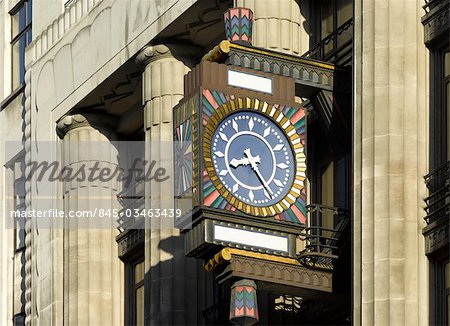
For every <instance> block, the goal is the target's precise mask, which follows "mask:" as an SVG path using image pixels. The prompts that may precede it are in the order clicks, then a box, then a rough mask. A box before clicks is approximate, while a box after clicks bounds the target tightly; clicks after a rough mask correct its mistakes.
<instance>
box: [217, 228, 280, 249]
mask: <svg viewBox="0 0 450 326" xmlns="http://www.w3.org/2000/svg"><path fill="white" fill-rule="evenodd" d="M214 240H219V241H226V242H231V243H236V244H241V245H244V246H251V247H259V248H265V249H270V250H274V251H281V252H286V253H288V252H289V250H288V249H289V248H288V238H287V237H286V236H277V235H273V234H266V233H258V232H254V231H247V230H240V229H236V228H231V227H226V226H221V225H214Z"/></svg>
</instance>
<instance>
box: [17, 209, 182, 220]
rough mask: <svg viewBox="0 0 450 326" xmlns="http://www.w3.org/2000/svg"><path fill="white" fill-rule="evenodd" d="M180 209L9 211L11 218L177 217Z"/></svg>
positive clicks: (179, 215) (179, 214)
mask: <svg viewBox="0 0 450 326" xmlns="http://www.w3.org/2000/svg"><path fill="white" fill-rule="evenodd" d="M181 215H182V211H181V209H175V208H164V209H160V208H149V209H138V208H134V209H115V208H108V209H105V208H94V209H92V210H69V211H64V210H60V209H56V208H51V209H47V210H36V209H32V210H15V211H11V212H10V217H11V218H17V219H23V218H179V217H181Z"/></svg>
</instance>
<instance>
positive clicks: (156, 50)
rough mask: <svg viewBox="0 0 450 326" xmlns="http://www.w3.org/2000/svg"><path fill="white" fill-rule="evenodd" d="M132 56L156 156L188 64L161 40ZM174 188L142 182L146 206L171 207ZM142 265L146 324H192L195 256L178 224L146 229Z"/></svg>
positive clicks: (168, 136)
mask: <svg viewBox="0 0 450 326" xmlns="http://www.w3.org/2000/svg"><path fill="white" fill-rule="evenodd" d="M137 62H138V63H139V64H141V65H142V67H143V70H144V73H143V77H142V79H143V104H144V110H145V113H144V115H145V122H144V127H145V140H146V142H150V144H149V143H147V145H146V150H148V152H147V153H146V158H147V159H150V160H156V161H157V162H158V161H159V162H161V159H162V158H163V157H166V158H167V157H170V155H167V154H168V153H172V147H171V146H172V145H171V141H172V139H173V129H172V109H173V107H174V106H175V105H176V104H177V103H178V102H179V101H180V100H181V99H182V97H183V78H184V75H185V74H186V73H187V72H188V68H187V67H186V66H185V65H184V63H183V62H181V61H179V60H177V59H176V58H175V57H174V56H173V53H172V52H171V50H170V49H169V47H167V46H165V45H156V46H149V47H145V48H144V49H142V50H141V52H140V53H139V54H138V56H137ZM158 144H159V145H158ZM167 163H169V165H170V164H171V162H167ZM164 167H165V168H166V169H168V171H171V170H172V166H164ZM173 193H174V191H173V184H172V183H170V185H169V186H168V185H167V184H164V186H163V187H162V184H161V183H157V182H153V181H152V182H147V183H146V185H145V196H146V201H145V208H146V209H148V208H153V209H154V208H170V207H172V208H173ZM145 271H146V277H145V305H146V311H145V321H146V325H161V324H165V325H185V324H197V321H198V320H197V314H196V312H197V311H198V308H197V291H196V283H197V273H196V262H195V261H194V260H193V259H191V258H186V257H185V256H184V240H183V237H182V236H180V232H179V230H177V229H174V228H173V227H170V225H167V224H165V223H161V224H160V225H155V224H154V225H153V226H152V228H151V229H149V230H146V236H145Z"/></svg>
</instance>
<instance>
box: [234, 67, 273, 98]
mask: <svg viewBox="0 0 450 326" xmlns="http://www.w3.org/2000/svg"><path fill="white" fill-rule="evenodd" d="M228 85H230V86H235V87H241V88H245V89H249V90H252V91H257V92H262V93H267V94H273V81H272V78H269V77H263V76H259V75H255V74H250V73H246V72H242V71H236V70H231V69H229V70H228Z"/></svg>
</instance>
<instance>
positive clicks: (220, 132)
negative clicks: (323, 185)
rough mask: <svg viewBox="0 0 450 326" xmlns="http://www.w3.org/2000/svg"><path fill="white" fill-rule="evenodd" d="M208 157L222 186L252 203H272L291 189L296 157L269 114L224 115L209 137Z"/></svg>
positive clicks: (240, 112)
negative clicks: (209, 149)
mask: <svg viewBox="0 0 450 326" xmlns="http://www.w3.org/2000/svg"><path fill="white" fill-rule="evenodd" d="M211 159H212V163H213V166H214V170H215V172H216V175H217V177H218V179H219V180H220V182H221V183H222V185H223V186H224V187H225V188H226V189H227V190H228V191H229V192H230V193H231V194H232V195H233V196H234V197H236V198H237V199H238V200H240V201H241V202H244V203H247V204H249V205H252V206H259V207H264V206H271V205H274V204H276V203H277V202H279V201H280V200H282V199H283V198H284V197H285V196H286V195H287V194H288V193H289V191H290V189H291V186H292V183H293V182H294V179H295V166H296V164H295V160H294V154H293V151H292V149H291V146H290V142H289V141H288V138H287V136H286V134H285V133H284V131H283V130H282V129H281V128H280V127H279V126H278V125H277V124H276V123H275V122H273V121H272V120H271V119H270V118H269V117H267V116H265V115H263V114H260V113H256V112H252V111H239V112H235V113H232V114H230V115H228V116H227V117H225V118H224V119H223V120H222V121H221V122H220V123H219V125H218V126H217V128H216V130H215V131H214V133H213V136H212V139H211Z"/></svg>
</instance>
